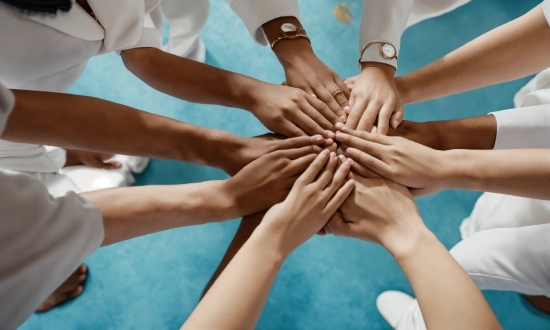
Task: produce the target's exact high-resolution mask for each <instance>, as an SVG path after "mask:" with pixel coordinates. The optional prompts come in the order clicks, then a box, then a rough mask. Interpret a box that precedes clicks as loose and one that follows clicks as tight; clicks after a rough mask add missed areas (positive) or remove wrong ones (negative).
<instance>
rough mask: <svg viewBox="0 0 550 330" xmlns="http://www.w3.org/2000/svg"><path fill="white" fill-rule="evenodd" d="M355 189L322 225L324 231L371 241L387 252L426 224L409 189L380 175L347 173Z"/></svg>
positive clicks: (403, 242) (400, 244) (422, 228)
mask: <svg viewBox="0 0 550 330" xmlns="http://www.w3.org/2000/svg"><path fill="white" fill-rule="evenodd" d="M349 177H350V178H351V179H353V180H354V181H355V189H354V190H353V192H352V193H351V194H350V195H349V196H348V198H347V199H346V201H345V202H344V203H343V204H342V206H341V207H340V209H339V213H338V214H336V215H335V216H333V217H332V218H331V220H330V221H329V222H328V223H327V225H326V226H325V232H327V233H328V234H334V235H337V236H347V237H353V238H358V239H361V240H365V241H371V242H375V243H378V244H381V245H382V246H384V247H386V248H387V249H388V250H389V251H390V252H391V251H395V249H396V248H401V247H403V246H404V245H406V244H405V242H406V240H407V236H408V235H412V234H413V233H415V232H418V231H419V230H424V229H425V226H424V223H423V221H422V219H421V218H420V216H419V215H418V209H417V207H416V203H415V202H414V200H413V197H412V196H411V194H410V193H409V190H408V189H407V188H406V187H404V186H401V185H399V184H397V183H394V182H391V181H389V180H386V179H381V178H364V177H361V176H360V175H356V174H354V173H350V175H349Z"/></svg>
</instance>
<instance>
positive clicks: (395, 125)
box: [391, 119, 399, 129]
mask: <svg viewBox="0 0 550 330" xmlns="http://www.w3.org/2000/svg"><path fill="white" fill-rule="evenodd" d="M397 126H399V120H397V119H395V120H394V121H393V122H392V125H391V127H392V128H393V129H396V128H397Z"/></svg>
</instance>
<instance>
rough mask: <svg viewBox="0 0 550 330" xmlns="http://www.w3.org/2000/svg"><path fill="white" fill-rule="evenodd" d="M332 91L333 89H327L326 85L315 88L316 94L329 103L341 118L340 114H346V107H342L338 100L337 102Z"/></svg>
mask: <svg viewBox="0 0 550 330" xmlns="http://www.w3.org/2000/svg"><path fill="white" fill-rule="evenodd" d="M335 89H338V88H335ZM331 92H332V91H330V92H329V91H327V89H326V88H325V87H320V88H316V89H315V95H317V97H318V98H319V99H320V100H321V101H323V102H325V104H326V105H328V107H329V108H330V109H331V110H332V112H333V113H335V114H336V115H337V116H338V118H340V116H343V115H344V109H342V108H341V107H340V105H339V104H338V102H336V100H335V99H334V97H333V96H332V94H330V93H331Z"/></svg>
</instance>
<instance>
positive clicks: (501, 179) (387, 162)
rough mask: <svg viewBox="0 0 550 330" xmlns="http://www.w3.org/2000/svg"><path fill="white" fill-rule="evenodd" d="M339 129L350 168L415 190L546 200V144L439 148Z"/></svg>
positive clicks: (549, 179)
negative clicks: (536, 146) (539, 146)
mask: <svg viewBox="0 0 550 330" xmlns="http://www.w3.org/2000/svg"><path fill="white" fill-rule="evenodd" d="M344 132H346V133H349V134H346V133H337V134H336V139H337V140H338V141H340V142H342V145H343V146H344V148H345V149H346V151H345V155H347V156H349V157H351V158H353V159H354V160H355V161H357V163H358V164H357V166H356V167H355V168H354V169H356V170H357V171H359V172H361V171H362V169H363V168H367V169H368V170H370V171H374V172H375V173H377V174H378V175H381V176H383V177H385V178H388V179H390V180H392V181H394V182H397V183H400V184H402V185H405V186H407V187H411V188H415V190H414V193H415V194H427V193H433V192H436V191H438V190H441V189H451V188H457V189H468V190H478V191H489V192H495V193H502V194H509V195H517V196H523V197H530V198H538V199H550V167H549V166H548V164H550V149H508V150H465V149H456V150H448V151H438V150H434V149H431V148H428V147H425V146H423V145H420V144H418V143H415V142H412V141H410V140H407V139H404V138H400V137H389V136H382V135H379V134H371V133H367V132H358V131H352V130H350V129H347V128H345V129H344ZM359 164H360V165H359Z"/></svg>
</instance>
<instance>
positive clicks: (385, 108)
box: [346, 0, 414, 134]
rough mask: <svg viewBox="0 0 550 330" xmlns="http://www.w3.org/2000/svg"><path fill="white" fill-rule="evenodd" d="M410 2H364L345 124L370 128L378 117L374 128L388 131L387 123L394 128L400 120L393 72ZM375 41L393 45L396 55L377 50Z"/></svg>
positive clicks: (366, 0)
mask: <svg viewBox="0 0 550 330" xmlns="http://www.w3.org/2000/svg"><path fill="white" fill-rule="evenodd" d="M413 3H414V0H365V1H364V2H363V13H362V20H361V32H360V46H359V50H360V51H363V54H362V55H361V58H360V59H359V62H360V63H361V64H360V66H361V68H360V69H361V73H360V74H359V76H358V77H357V80H356V81H355V84H354V86H353V89H352V91H351V97H350V106H351V112H350V114H349V118H348V120H347V121H346V125H347V126H348V127H350V128H352V129H356V128H357V129H359V130H366V131H369V132H370V131H371V129H372V127H373V125H374V124H375V122H376V120H377V118H378V121H377V124H376V126H377V128H376V130H377V132H379V133H381V134H387V132H388V128H389V127H390V126H391V127H392V128H394V129H395V128H396V127H397V126H398V125H399V124H400V123H401V121H402V120H403V116H404V113H403V104H402V101H401V98H400V96H399V93H398V91H397V88H396V86H395V82H394V75H395V71H396V67H397V56H398V54H399V49H400V39H401V35H402V34H403V31H404V30H405V27H406V25H407V20H408V18H409V15H410V13H411V11H412V6H413ZM377 41H382V42H385V43H390V44H391V45H393V47H394V50H395V57H394V58H393V59H386V58H384V57H383V56H382V55H381V53H380V46H381V45H382V43H381V42H377ZM371 42H373V43H372V44H370V45H368V44H369V43H371ZM367 45H368V46H367ZM365 47H366V48H365ZM363 48H364V50H363Z"/></svg>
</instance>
